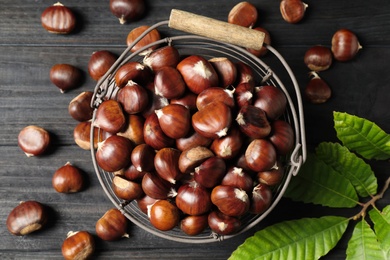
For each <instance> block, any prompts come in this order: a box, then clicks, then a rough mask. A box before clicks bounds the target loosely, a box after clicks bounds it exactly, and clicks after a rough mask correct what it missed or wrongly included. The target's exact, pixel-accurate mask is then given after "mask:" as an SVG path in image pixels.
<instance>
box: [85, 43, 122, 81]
mask: <svg viewBox="0 0 390 260" xmlns="http://www.w3.org/2000/svg"><path fill="white" fill-rule="evenodd" d="M116 59H117V56H116V55H115V54H114V53H112V52H110V51H106V50H100V51H95V52H93V53H92V55H91V57H90V59H89V62H88V73H89V75H90V76H91V78H92V79H94V80H96V81H98V80H99V79H100V78H101V77H103V76H104V74H106V72H107V71H108V70H109V69H110V68H111V66H112V65H113V64H114V63H115V61H116Z"/></svg>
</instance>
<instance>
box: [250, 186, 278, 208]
mask: <svg viewBox="0 0 390 260" xmlns="http://www.w3.org/2000/svg"><path fill="white" fill-rule="evenodd" d="M271 202H272V191H271V189H270V188H269V187H268V186H267V185H265V184H263V183H259V184H257V185H256V187H254V188H253V192H252V197H251V205H250V208H249V212H250V213H252V214H261V213H263V212H264V211H266V210H267V209H268V208H269V206H270V205H271Z"/></svg>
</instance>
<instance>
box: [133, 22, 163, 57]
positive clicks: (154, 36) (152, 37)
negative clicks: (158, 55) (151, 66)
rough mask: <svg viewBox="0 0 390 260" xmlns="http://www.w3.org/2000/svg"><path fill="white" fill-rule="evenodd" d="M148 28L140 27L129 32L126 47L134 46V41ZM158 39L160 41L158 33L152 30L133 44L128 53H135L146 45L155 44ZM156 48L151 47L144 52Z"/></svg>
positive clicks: (155, 46)
mask: <svg viewBox="0 0 390 260" xmlns="http://www.w3.org/2000/svg"><path fill="white" fill-rule="evenodd" d="M149 28H150V26H147V25H142V26H138V27H136V28H134V29H133V30H131V31H130V32H129V34H128V35H127V38H126V43H127V46H130V45H132V44H134V42H135V40H136V39H137V38H138V37H139V36H140V35H141V34H143V33H144V32H145V31H146V30H148V29H149ZM160 39H161V36H160V32H159V31H158V30H157V29H153V30H151V31H150V32H149V33H147V34H146V35H145V36H144V37H143V38H142V39H141V40H140V41H139V42H137V43H136V44H134V45H133V47H132V48H131V50H130V51H131V52H136V51H138V50H139V49H141V48H142V47H145V46H146V45H148V44H151V43H153V42H156V41H158V40H160ZM157 47H158V45H153V46H152V47H150V48H149V49H148V50H146V51H147V52H150V51H152V50H155V49H156V48H157Z"/></svg>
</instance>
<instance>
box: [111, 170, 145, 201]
mask: <svg viewBox="0 0 390 260" xmlns="http://www.w3.org/2000/svg"><path fill="white" fill-rule="evenodd" d="M112 190H113V191H114V193H115V195H116V196H118V198H121V199H123V200H128V201H131V200H135V199H139V198H141V197H142V196H143V195H144V193H143V190H142V187H141V184H139V183H137V182H134V181H130V180H127V179H126V178H124V177H122V176H119V175H115V176H114V178H113V179H112Z"/></svg>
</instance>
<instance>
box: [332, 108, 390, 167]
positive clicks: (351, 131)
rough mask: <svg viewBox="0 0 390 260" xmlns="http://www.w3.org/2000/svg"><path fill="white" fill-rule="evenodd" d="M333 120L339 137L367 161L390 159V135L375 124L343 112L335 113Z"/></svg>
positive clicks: (345, 144)
mask: <svg viewBox="0 0 390 260" xmlns="http://www.w3.org/2000/svg"><path fill="white" fill-rule="evenodd" d="M333 118H334V128H335V130H336V132H337V137H338V139H339V140H340V141H341V142H342V143H343V144H344V146H346V147H347V148H348V149H350V150H351V151H355V152H357V153H359V154H360V155H361V156H363V157H364V158H366V159H377V160H387V159H389V158H390V135H389V134H387V133H386V132H384V131H383V130H382V129H381V128H380V127H379V126H377V125H376V124H375V123H373V122H371V121H369V120H367V119H364V118H360V117H357V116H353V115H349V114H347V113H341V112H333Z"/></svg>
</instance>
